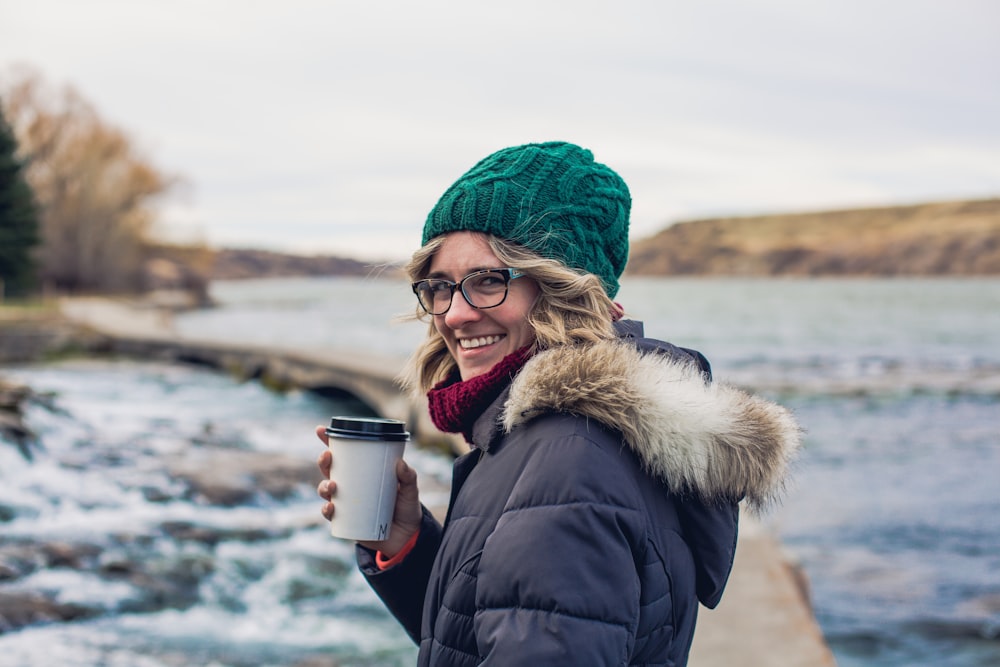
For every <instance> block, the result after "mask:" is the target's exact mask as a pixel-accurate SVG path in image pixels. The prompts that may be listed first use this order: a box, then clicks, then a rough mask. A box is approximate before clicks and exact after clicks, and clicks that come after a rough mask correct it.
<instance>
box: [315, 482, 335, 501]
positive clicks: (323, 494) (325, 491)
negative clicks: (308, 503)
mask: <svg viewBox="0 0 1000 667" xmlns="http://www.w3.org/2000/svg"><path fill="white" fill-rule="evenodd" d="M316 493H317V494H319V497H320V498H322V499H324V500H332V499H333V496H334V494H336V493H337V483H336V482H333V481H331V480H327V479H324V480H323V481H322V482H320V483H319V484H318V485H317V486H316Z"/></svg>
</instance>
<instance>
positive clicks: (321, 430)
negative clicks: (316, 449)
mask: <svg viewBox="0 0 1000 667" xmlns="http://www.w3.org/2000/svg"><path fill="white" fill-rule="evenodd" d="M316 437H317V438H319V439H320V440H322V441H323V444H324V445H329V444H330V439H329V438H328V437H326V427H325V426H317V427H316Z"/></svg>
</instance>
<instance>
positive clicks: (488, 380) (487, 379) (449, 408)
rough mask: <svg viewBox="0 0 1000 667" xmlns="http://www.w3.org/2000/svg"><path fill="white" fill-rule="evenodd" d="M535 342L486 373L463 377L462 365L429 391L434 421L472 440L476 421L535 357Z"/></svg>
mask: <svg viewBox="0 0 1000 667" xmlns="http://www.w3.org/2000/svg"><path fill="white" fill-rule="evenodd" d="M530 350H531V346H530V345H528V346H526V347H522V348H521V349H519V350H516V351H514V352H511V353H510V354H508V355H507V356H506V357H504V358H503V359H501V360H500V361H499V362H498V363H497V365H496V366H494V367H493V368H492V369H490V370H489V371H488V372H486V373H483V374H482V375H477V376H476V377H474V378H471V379H469V380H466V381H464V382H463V381H462V380H461V378H460V377H459V374H458V369H455V370H454V371H452V373H451V375H449V376H448V377H447V378H445V379H444V380H442V381H441V382H439V383H438V384H436V385H434V387H433V388H432V389H431V390H430V391H429V392H427V403H428V407H429V408H430V413H431V421H433V422H434V425H435V426H437V427H438V428H439V429H440V430H442V431H444V432H445V433H461V434H462V435H463V436H464V437H465V441H466V442H468V443H469V444H472V425H473V424H475V423H476V419H478V418H479V416H480V415H481V414H482V413H483V410H485V409H486V408H488V407H489V405H490V403H492V402H493V401H494V400H496V397H497V396H499V395H500V392H502V391H503V390H504V389H505V388H506V387H507V385H509V384H510V383H511V381H512V380H513V379H514V376H515V375H517V373H518V372H519V371H520V370H521V367H522V366H524V364H525V362H527V361H528V359H529V358H530V357H531V351H530Z"/></svg>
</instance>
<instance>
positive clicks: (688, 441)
mask: <svg viewBox="0 0 1000 667" xmlns="http://www.w3.org/2000/svg"><path fill="white" fill-rule="evenodd" d="M640 335H641V331H640ZM636 343H637V341H636V340H614V341H603V342H599V343H594V344H587V345H576V346H565V347H559V348H553V349H550V350H545V351H543V352H539V353H537V354H536V355H535V356H534V357H532V358H531V359H530V360H529V361H528V362H527V363H526V364H525V366H524V368H523V369H522V370H521V372H520V373H519V374H518V375H517V377H516V378H515V379H514V381H513V383H512V384H511V386H510V387H509V388H508V389H506V390H505V391H504V392H503V393H502V394H501V396H500V397H499V398H498V399H497V400H496V401H494V403H493V404H492V405H491V406H490V407H489V408H488V409H487V410H486V411H485V412H484V413H483V415H482V417H481V418H480V419H479V420H477V423H476V425H475V428H474V431H473V441H474V445H475V446H476V447H479V448H480V449H483V450H484V451H489V450H490V449H491V448H492V447H495V446H496V442H497V439H498V438H499V437H502V435H503V434H505V433H510V432H511V431H513V430H514V429H516V428H517V427H518V426H520V425H522V424H525V423H526V422H528V421H530V420H531V419H532V418H534V417H536V416H538V415H540V414H543V413H549V412H561V413H570V414H576V415H580V416H582V417H586V418H588V419H594V420H597V421H599V422H601V423H603V424H605V425H607V426H609V427H610V428H612V429H614V430H616V431H618V432H620V433H621V434H622V437H623V439H624V441H625V442H626V443H627V444H628V445H629V446H630V447H631V448H632V449H633V450H634V451H635V453H636V454H637V455H638V456H639V458H640V460H641V461H642V462H643V464H644V466H645V468H646V469H647V470H648V471H649V473H650V474H651V475H653V476H655V477H658V478H660V479H662V480H663V481H664V482H665V483H666V485H667V487H668V488H669V489H670V490H671V491H672V492H674V493H679V494H693V495H694V496H696V497H698V498H699V499H700V500H702V501H705V502H708V503H715V502H727V501H728V502H732V501H736V500H740V499H741V498H744V497H745V498H746V500H747V504H748V508H749V509H751V510H753V511H758V512H759V511H761V510H763V509H764V508H766V507H767V506H768V505H769V504H771V503H772V502H774V501H776V500H777V499H778V497H779V496H780V494H781V492H782V491H783V487H784V480H785V477H786V474H787V471H788V467H789V465H790V463H791V460H792V458H793V457H794V455H795V454H796V452H797V450H798V449H799V447H800V446H801V431H800V428H799V426H798V424H797V423H796V422H795V420H794V419H793V417H792V415H791V414H790V413H789V412H788V411H787V410H786V409H785V408H783V407H781V406H779V405H777V404H775V403H772V402H770V401H767V400H765V399H763V398H760V397H757V396H753V395H751V394H748V393H746V392H744V391H741V390H739V389H736V388H734V387H732V386H729V385H726V384H723V383H712V382H708V381H706V376H705V374H704V373H703V371H702V370H701V369H700V368H699V367H698V365H697V364H695V363H692V362H691V359H690V358H689V357H687V356H678V355H676V354H670V353H666V354H664V353H658V352H662V351H663V350H662V349H661V348H656V349H654V350H653V351H644V350H643V349H640V347H639V346H637V344H636ZM671 349H672V350H676V349H677V348H671Z"/></svg>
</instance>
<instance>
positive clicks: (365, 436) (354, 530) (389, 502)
mask: <svg viewBox="0 0 1000 667" xmlns="http://www.w3.org/2000/svg"><path fill="white" fill-rule="evenodd" d="M326 435H327V437H328V438H329V447H330V453H331V454H332V455H333V465H331V466H330V479H332V480H334V481H336V483H337V491H336V494H335V495H334V497H333V504H334V508H335V509H334V512H333V519H332V520H331V521H330V534H331V535H333V536H334V537H341V538H345V539H350V540H384V539H386V538H387V537H389V526H390V525H392V515H393V510H394V509H395V507H396V486H397V479H396V462H397V461H399V459H401V458H403V450H404V448H405V447H406V442H407V440H409V439H410V434H409V433H407V432H406V424H405V423H403V422H401V421H397V420H395V419H379V418H373V417H333V418H332V419H331V420H330V426H329V427H328V428H327V429H326Z"/></svg>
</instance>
